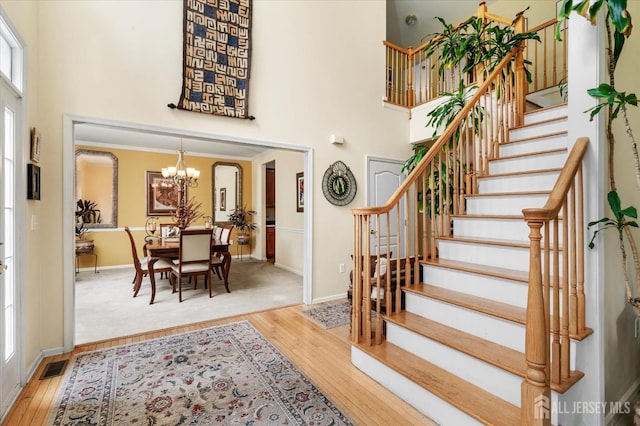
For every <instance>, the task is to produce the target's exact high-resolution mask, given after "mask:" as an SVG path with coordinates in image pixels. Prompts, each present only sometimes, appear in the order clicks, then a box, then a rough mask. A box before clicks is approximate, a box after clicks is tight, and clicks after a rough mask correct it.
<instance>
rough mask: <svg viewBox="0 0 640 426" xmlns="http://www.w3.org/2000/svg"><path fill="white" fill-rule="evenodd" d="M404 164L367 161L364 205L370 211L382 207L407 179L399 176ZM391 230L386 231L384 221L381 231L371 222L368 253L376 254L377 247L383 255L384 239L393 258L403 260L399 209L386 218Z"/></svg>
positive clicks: (375, 160)
mask: <svg viewBox="0 0 640 426" xmlns="http://www.w3.org/2000/svg"><path fill="white" fill-rule="evenodd" d="M403 164H404V163H403V162H401V161H396V160H385V159H381V158H367V205H368V206H369V207H374V206H381V205H383V204H384V203H386V202H387V201H388V200H389V198H390V197H391V195H393V193H394V192H395V191H396V189H398V187H399V186H400V184H401V183H402V182H403V181H404V179H405V178H406V177H407V175H406V174H404V173H402V171H401V170H402V165H403ZM404 209H405V206H404V202H403V203H401V205H400V215H401V218H403V217H404ZM389 219H390V224H391V226H390V229H389V230H387V223H386V220H381V221H380V222H381V223H380V229H378V224H377V223H375V221H373V220H372V223H371V230H370V232H371V234H372V238H371V253H372V254H374V253H375V247H376V244H378V243H379V244H380V251H381V252H383V251H386V247H387V238H388V242H389V246H390V248H391V252H392V253H393V257H398V256H400V257H402V256H404V247H405V244H404V235H405V233H404V227H405V224H404V221H403V222H402V223H401V224H400V233H399V234H398V226H397V220H398V209H393V210H392V212H391V214H390V215H389Z"/></svg>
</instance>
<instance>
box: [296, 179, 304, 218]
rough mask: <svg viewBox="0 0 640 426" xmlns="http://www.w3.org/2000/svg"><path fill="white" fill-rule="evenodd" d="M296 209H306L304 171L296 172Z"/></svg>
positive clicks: (300, 210)
mask: <svg viewBox="0 0 640 426" xmlns="http://www.w3.org/2000/svg"><path fill="white" fill-rule="evenodd" d="M296 211H297V212H303V211H304V172H300V173H296Z"/></svg>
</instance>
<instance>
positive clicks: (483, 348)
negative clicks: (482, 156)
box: [352, 105, 590, 425]
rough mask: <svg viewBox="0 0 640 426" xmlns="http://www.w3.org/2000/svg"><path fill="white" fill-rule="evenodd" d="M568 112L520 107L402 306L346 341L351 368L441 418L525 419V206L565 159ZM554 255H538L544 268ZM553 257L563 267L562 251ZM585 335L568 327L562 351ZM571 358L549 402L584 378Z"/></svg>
mask: <svg viewBox="0 0 640 426" xmlns="http://www.w3.org/2000/svg"><path fill="white" fill-rule="evenodd" d="M566 110H567V108H566V105H560V106H556V107H550V108H544V109H541V110H538V111H534V112H529V113H525V115H524V125H522V126H518V127H514V128H511V129H510V130H509V137H508V139H507V140H508V142H505V143H501V144H500V147H499V155H497V156H496V157H495V158H494V159H490V160H488V173H486V174H484V175H482V176H481V177H478V179H477V191H475V192H474V193H473V194H469V195H466V196H465V200H466V214H460V213H458V214H453V215H452V216H451V222H452V232H451V233H450V234H448V235H441V236H439V237H437V238H436V244H437V247H438V253H439V255H438V257H436V258H432V259H431V258H428V259H424V258H423V261H422V262H421V268H422V282H420V283H418V284H416V285H411V286H405V287H404V289H403V290H404V295H403V296H404V298H405V303H406V310H404V311H399V312H393V313H389V314H388V315H383V321H384V326H382V324H380V323H377V325H375V326H376V327H382V329H383V330H385V335H384V338H383V339H381V340H380V342H379V344H373V345H372V344H368V343H367V342H362V341H358V342H354V343H353V346H352V362H353V363H354V364H355V365H356V366H357V367H358V368H360V369H361V370H362V371H364V372H365V373H367V374H368V375H369V376H371V377H372V378H374V379H375V380H376V381H378V382H380V383H381V384H383V385H384V386H386V387H387V388H389V389H390V390H391V391H393V392H394V393H396V394H397V395H398V396H399V397H400V398H402V399H403V400H406V401H408V402H409V403H411V404H412V405H414V406H415V407H416V408H417V409H418V410H420V411H421V412H423V413H424V414H425V415H426V416H428V417H430V418H431V419H433V420H434V421H436V422H438V423H440V424H443V425H449V424H451V425H466V424H496V425H515V424H521V422H522V417H521V412H520V411H521V410H520V405H521V398H522V397H521V387H523V379H524V378H525V377H526V374H527V362H526V359H525V341H526V338H525V332H526V327H525V325H526V322H527V312H526V308H527V303H528V291H529V290H528V283H529V280H530V279H529V268H530V241H529V233H530V229H529V226H527V222H525V220H524V219H523V212H522V210H523V209H525V208H537V207H543V205H544V204H545V202H546V201H547V199H548V198H549V194H550V193H551V190H552V188H553V186H554V184H555V183H556V181H557V180H558V176H559V174H560V171H561V169H562V167H563V166H564V164H565V162H566V161H567V156H568V152H569V149H570V148H571V146H570V145H572V144H570V143H569V141H568V138H567V117H566ZM561 222H562V219H560V223H561ZM562 230H563V227H562V226H559V232H558V236H557V238H558V241H559V242H561V241H562V240H563V235H562V232H563V231H562ZM549 238H550V239H552V240H553V239H554V236H553V233H551V234H550V237H549ZM555 250H558V249H557V248H556V249H555ZM551 251H552V252H553V249H552V250H551ZM553 258H554V254H553V253H552V254H551V255H550V257H549V258H544V257H543V259H542V264H543V267H542V269H543V270H544V264H545V262H551V261H550V260H548V259H553ZM557 258H558V259H559V262H560V264H562V258H563V250H562V249H559V255H558V257H557ZM365 294H366V290H365ZM567 294H568V293H567ZM565 297H566V296H565ZM551 298H554V296H551ZM555 298H558V296H555ZM559 298H563V296H562V295H560V297H559ZM548 303H551V302H548ZM561 309H562V310H563V312H564V310H565V309H566V308H561ZM551 312H552V313H553V310H552V311H551ZM589 333H590V330H589V329H585V330H584V331H581V332H573V333H570V339H571V340H570V345H569V346H570V348H569V346H567V348H568V349H567V350H568V351H569V353H571V354H575V353H576V350H575V346H576V345H578V344H579V342H580V340H582V339H583V338H585V337H586V336H587V335H588V334H589ZM547 335H549V334H548V333H547ZM551 340H553V338H552V339H551ZM551 346H552V347H553V342H552V344H551ZM552 352H553V349H552ZM552 357H553V355H552ZM568 364H569V365H570V367H569V370H568V371H567V373H566V375H567V379H566V380H565V381H563V382H562V383H561V384H558V383H555V384H554V383H553V381H552V383H551V386H550V387H551V390H552V394H551V401H553V400H554V398H556V397H557V393H558V392H560V393H562V392H565V391H566V390H567V389H568V388H569V387H571V386H572V385H573V384H575V383H576V382H577V381H578V380H579V379H580V378H581V377H582V376H583V375H582V373H581V372H579V371H575V368H574V366H575V359H573V358H571V360H570V361H569V362H568ZM548 404H549V402H548V401H547V405H548Z"/></svg>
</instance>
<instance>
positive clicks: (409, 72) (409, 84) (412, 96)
mask: <svg viewBox="0 0 640 426" xmlns="http://www.w3.org/2000/svg"><path fill="white" fill-rule="evenodd" d="M407 50H408V53H407V93H406V96H407V102H406V103H405V105H406V106H407V108H413V106H414V104H415V101H414V100H415V94H414V91H413V56H414V55H415V51H414V50H413V49H412V48H411V47H409V49H407Z"/></svg>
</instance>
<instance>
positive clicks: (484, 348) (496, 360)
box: [385, 311, 527, 378]
mask: <svg viewBox="0 0 640 426" xmlns="http://www.w3.org/2000/svg"><path fill="white" fill-rule="evenodd" d="M385 318H386V319H387V320H388V321H391V322H393V323H395V324H398V325H400V326H402V327H405V328H407V329H409V330H411V331H413V332H415V333H418V334H420V335H422V336H425V337H427V338H429V339H431V340H434V341H436V342H439V343H442V344H444V345H447V346H449V347H451V348H453V349H456V350H458V351H460V352H464V353H466V354H467V355H471V356H473V357H475V358H478V359H480V360H482V361H484V362H486V363H489V364H491V365H494V366H496V367H498V368H501V369H503V370H506V371H509V372H510V373H513V374H516V375H518V376H520V377H523V378H524V377H525V373H526V369H527V363H526V360H525V356H524V354H523V353H522V352H518V351H516V350H514V349H511V348H508V347H506V346H502V345H499V344H497V343H494V342H491V341H489V340H485V339H482V338H481V337H478V336H474V335H473V334H469V333H465V332H464V331H460V330H458V329H455V328H452V327H449V326H446V325H444V324H441V323H439V322H436V321H433V320H430V319H428V318H425V317H421V316H420V315H417V314H412V313H411V312H406V311H403V312H399V313H395V314H392V315H389V316H386V317H385Z"/></svg>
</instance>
